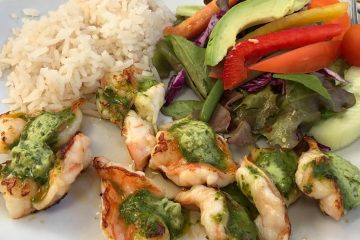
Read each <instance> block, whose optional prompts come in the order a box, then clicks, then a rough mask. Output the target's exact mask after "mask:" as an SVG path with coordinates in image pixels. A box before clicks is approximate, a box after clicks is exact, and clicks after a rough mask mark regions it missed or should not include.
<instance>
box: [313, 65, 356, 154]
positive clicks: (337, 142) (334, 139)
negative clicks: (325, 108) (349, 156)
mask: <svg viewBox="0 0 360 240" xmlns="http://www.w3.org/2000/svg"><path fill="white" fill-rule="evenodd" d="M345 79H346V80H348V81H349V82H350V83H349V84H348V85H346V86H345V87H344V88H345V89H346V90H347V91H349V92H352V93H354V94H355V97H356V103H355V105H354V106H353V107H351V108H349V109H348V110H346V111H345V112H343V113H339V114H337V115H335V116H333V117H332V118H329V119H326V120H323V121H320V122H318V123H317V124H315V125H314V126H313V127H312V128H311V130H310V132H309V135H311V136H314V137H315V139H317V140H318V141H319V142H321V143H322V144H325V145H327V146H329V147H331V149H332V150H337V149H340V148H343V147H345V146H347V145H349V144H351V143H352V142H353V141H355V140H356V139H357V138H358V137H360V122H359V121H358V119H359V117H360V68H357V67H351V68H350V69H349V70H348V71H346V72H345Z"/></svg>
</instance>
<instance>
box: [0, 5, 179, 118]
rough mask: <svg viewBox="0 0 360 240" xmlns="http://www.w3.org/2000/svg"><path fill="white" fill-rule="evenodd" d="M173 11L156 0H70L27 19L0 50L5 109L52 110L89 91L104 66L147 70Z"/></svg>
mask: <svg viewBox="0 0 360 240" xmlns="http://www.w3.org/2000/svg"><path fill="white" fill-rule="evenodd" d="M173 18H174V16H173V14H172V13H171V12H170V11H169V9H168V8H167V7H166V6H165V5H164V4H163V3H161V2H158V1H157V0H71V1H70V2H68V3H66V4H64V5H61V6H60V7H59V8H58V9H57V10H56V11H52V12H49V13H48V15H47V16H43V17H41V18H40V19H39V20H31V21H27V22H26V23H25V24H24V25H23V27H22V28H21V29H17V30H14V31H13V33H14V36H12V37H11V38H9V39H8V42H7V43H6V44H5V46H4V47H3V49H2V52H1V54H0V76H1V74H2V73H4V72H5V71H6V70H9V74H8V75H7V82H6V86H8V88H9V96H8V98H6V99H4V100H3V102H4V103H8V104H10V108H11V110H17V111H23V112H27V113H29V112H36V111H40V110H48V111H57V110H60V109H62V108H64V107H67V106H70V105H71V103H72V102H73V101H75V100H76V99H78V98H80V97H83V96H85V95H87V94H90V93H94V92H95V91H96V89H97V87H98V84H99V83H98V80H99V79H100V78H101V77H102V76H103V75H104V73H106V72H117V71H122V70H123V69H125V68H127V67H129V66H131V65H133V64H134V65H135V66H136V67H138V68H140V69H143V70H146V69H147V70H149V71H151V66H150V58H151V56H152V52H153V50H154V45H155V44H156V42H157V41H158V39H159V38H160V37H161V36H162V29H163V28H164V27H165V26H166V25H169V24H170V22H171V21H172V20H173Z"/></svg>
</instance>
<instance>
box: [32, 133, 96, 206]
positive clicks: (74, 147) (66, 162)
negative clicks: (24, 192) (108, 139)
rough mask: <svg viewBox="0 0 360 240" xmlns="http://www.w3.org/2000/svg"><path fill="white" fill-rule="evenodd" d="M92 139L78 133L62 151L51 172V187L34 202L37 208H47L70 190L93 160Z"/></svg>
mask: <svg viewBox="0 0 360 240" xmlns="http://www.w3.org/2000/svg"><path fill="white" fill-rule="evenodd" d="M89 147H90V139H89V138H88V137H87V136H85V135H84V134H83V133H77V134H76V135H75V136H73V137H72V139H71V140H70V141H69V143H68V144H67V145H66V146H65V147H64V148H63V150H62V151H60V154H58V155H62V156H61V157H60V159H59V162H58V164H57V165H56V166H55V167H54V168H53V169H52V170H51V171H50V173H49V188H48V190H47V191H46V192H45V194H44V195H42V196H41V199H40V200H39V201H34V202H33V207H34V208H35V209H36V210H42V209H45V208H47V207H49V206H51V205H53V204H55V203H56V202H57V201H58V200H60V199H61V198H62V197H63V196H64V195H65V194H66V193H67V192H68V191H69V188H70V186H71V184H72V183H73V182H74V181H75V179H76V177H77V176H78V175H79V174H80V173H81V171H83V170H84V169H86V168H87V167H88V166H89V164H90V162H91V152H90V149H89Z"/></svg>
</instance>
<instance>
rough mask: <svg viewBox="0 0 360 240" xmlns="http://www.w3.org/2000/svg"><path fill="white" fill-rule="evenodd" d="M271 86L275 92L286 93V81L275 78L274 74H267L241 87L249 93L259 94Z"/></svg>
mask: <svg viewBox="0 0 360 240" xmlns="http://www.w3.org/2000/svg"><path fill="white" fill-rule="evenodd" d="M269 84H270V86H271V88H272V90H273V91H275V92H278V93H283V92H284V86H285V85H284V81H282V80H280V79H276V78H274V76H273V74H271V73H265V74H262V75H260V76H259V77H257V78H255V79H253V80H251V81H249V82H246V83H244V84H242V85H241V86H240V87H241V88H242V89H244V90H245V91H247V92H248V93H257V92H259V91H261V90H263V89H264V88H265V87H266V86H268V85H269Z"/></svg>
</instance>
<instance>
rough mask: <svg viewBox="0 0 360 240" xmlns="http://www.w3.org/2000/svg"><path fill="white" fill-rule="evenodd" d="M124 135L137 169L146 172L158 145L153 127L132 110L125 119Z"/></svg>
mask: <svg viewBox="0 0 360 240" xmlns="http://www.w3.org/2000/svg"><path fill="white" fill-rule="evenodd" d="M122 134H123V136H125V139H126V140H125V144H126V146H127V148H128V151H129V153H130V156H131V158H132V159H133V161H134V163H135V169H136V170H139V171H142V170H144V168H145V167H146V165H147V164H148V160H149V158H150V154H151V151H152V149H153V148H154V146H155V144H156V138H155V132H154V129H153V127H152V125H151V124H150V123H148V122H147V121H145V120H143V119H142V118H141V117H139V116H138V115H137V114H136V112H135V111H132V110H131V111H130V112H129V113H128V115H127V117H126V118H125V121H124V127H123V129H122Z"/></svg>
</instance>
